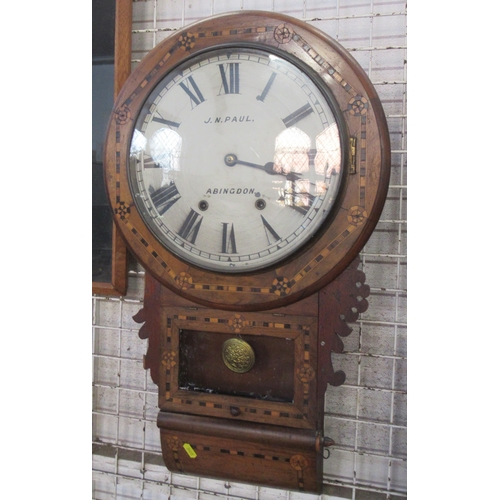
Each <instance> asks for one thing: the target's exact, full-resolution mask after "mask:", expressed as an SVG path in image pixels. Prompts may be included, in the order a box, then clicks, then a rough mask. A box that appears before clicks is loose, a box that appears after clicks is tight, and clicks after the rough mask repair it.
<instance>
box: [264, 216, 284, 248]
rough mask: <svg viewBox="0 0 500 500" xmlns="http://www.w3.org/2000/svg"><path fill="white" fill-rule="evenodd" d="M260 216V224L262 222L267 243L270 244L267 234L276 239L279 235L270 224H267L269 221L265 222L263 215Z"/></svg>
mask: <svg viewBox="0 0 500 500" xmlns="http://www.w3.org/2000/svg"><path fill="white" fill-rule="evenodd" d="M260 218H261V219H262V224H264V228H265V231H266V237H267V242H268V244H271V240H270V239H269V235H271V236H272V237H273V238H274V239H275V240H276V241H278V240H280V239H281V238H280V235H279V234H278V233H277V232H276V231H275V230H274V229H273V227H272V226H271V224H269V222H267V220H266V219H265V218H264V216H263V215H261V216H260Z"/></svg>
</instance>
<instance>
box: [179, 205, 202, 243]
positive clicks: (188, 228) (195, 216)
mask: <svg viewBox="0 0 500 500" xmlns="http://www.w3.org/2000/svg"><path fill="white" fill-rule="evenodd" d="M202 220H203V217H202V216H201V215H200V214H199V213H198V212H195V211H194V210H193V209H191V211H190V212H189V214H188V216H187V217H186V220H185V221H184V224H182V227H181V230H180V231H179V236H180V237H181V238H184V239H185V240H187V241H189V242H190V243H192V244H193V245H194V244H195V242H196V237H197V236H198V231H199V230H200V226H201V222H202Z"/></svg>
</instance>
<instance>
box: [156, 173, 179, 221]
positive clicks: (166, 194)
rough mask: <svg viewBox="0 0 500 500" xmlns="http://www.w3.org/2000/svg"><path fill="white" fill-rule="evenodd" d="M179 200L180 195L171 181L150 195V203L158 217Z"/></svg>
mask: <svg viewBox="0 0 500 500" xmlns="http://www.w3.org/2000/svg"><path fill="white" fill-rule="evenodd" d="M180 198H181V195H180V194H179V191H177V186H176V185H175V183H174V182H173V181H172V182H170V184H166V185H165V186H162V187H161V188H159V189H157V190H156V191H154V192H153V193H152V194H151V201H152V202H153V205H154V206H155V208H156V210H158V213H159V214H160V215H163V214H164V213H165V212H166V211H167V210H168V209H169V208H170V207H171V206H172V205H173V204H174V203H175V202H176V201H178V200H180Z"/></svg>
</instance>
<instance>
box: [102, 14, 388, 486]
mask: <svg viewBox="0 0 500 500" xmlns="http://www.w3.org/2000/svg"><path fill="white" fill-rule="evenodd" d="M389 169H390V144H389V135H388V131H387V125H386V121H385V116H384V113H383V110H382V106H381V104H380V100H379V98H378V96H377V94H376V92H375V90H374V88H373V86H372V84H371V83H370V81H369V79H368V77H367V76H366V75H365V73H364V72H363V70H362V69H361V68H360V66H359V65H358V64H357V63H356V62H355V60H354V59H353V58H352V57H351V56H350V55H349V54H348V52H347V51H346V50H345V49H343V48H342V47H341V46H340V45H339V44H338V43H336V42H335V41H333V40H332V39H330V38H329V37H328V36H327V35H325V34H324V33H322V32H320V31H318V30H317V29H315V28H313V27H312V26H309V25H307V24H306V23H304V22H301V21H298V20H296V19H294V18H291V17H288V16H285V15H281V14H276V13H268V12H260V11H243V12H238V13H230V14H224V15H220V16H215V17H212V18H208V19H205V20H203V21H200V22H198V23H195V24H192V25H191V26H189V27H187V28H184V29H183V30H181V31H179V32H177V33H175V34H173V35H172V36H170V37H169V38H167V39H165V40H164V41H163V42H162V43H161V44H159V45H158V46H157V47H155V48H154V49H153V50H152V51H151V52H150V53H149V54H148V55H147V56H146V57H145V58H144V60H143V61H142V62H141V64H140V65H139V66H138V67H137V69H136V70H135V71H134V72H133V73H132V75H131V76H130V78H129V79H128V80H127V82H126V83H125V85H124V87H123V88H122V91H121V92H120V94H119V96H118V98H117V100H116V102H115V108H114V111H113V114H112V116H111V119H110V122H109V126H108V136H107V145H106V185H107V190H108V196H109V201H110V205H111V207H112V209H113V211H114V217H115V222H116V224H117V227H118V228H119V229H120V231H121V233H122V234H123V236H124V238H125V240H126V241H127V244H128V246H129V248H130V250H131V251H132V252H133V253H134V254H135V256H136V257H137V258H138V260H139V261H140V262H141V263H142V264H143V265H144V267H145V269H146V271H147V284H146V285H147V286H146V293H145V302H144V309H143V310H142V311H141V313H140V314H139V315H138V316H137V318H136V319H137V321H140V322H142V321H145V324H144V326H143V329H142V330H141V335H142V336H143V337H147V338H148V339H149V347H148V354H147V356H146V360H145V367H146V368H150V369H151V375H152V377H153V380H154V381H155V382H156V383H157V384H158V385H159V395H160V397H159V405H160V414H159V417H158V425H159V427H160V430H161V437H162V447H163V452H164V458H165V462H166V464H167V466H168V467H169V469H171V470H177V471H180V472H188V473H197V474H202V475H208V476H215V477H219V476H220V474H221V471H223V472H222V473H223V474H226V476H224V477H226V478H234V479H240V480H245V481H249V482H258V483H261V484H268V485H274V486H281V487H287V488H291V489H301V490H306V491H318V490H319V488H320V485H321V470H322V469H321V460H322V456H323V447H324V446H325V441H324V437H323V436H322V404H323V395H324V391H325V388H326V383H328V382H329V383H333V384H339V383H342V381H343V380H342V374H341V373H338V372H334V371H333V369H332V368H331V362H330V359H329V356H330V352H331V351H332V350H334V351H335V350H336V351H337V352H338V350H339V349H340V348H341V342H340V339H339V338H338V335H342V334H346V331H347V332H348V331H349V329H348V328H347V327H346V326H345V321H346V319H347V320H349V318H351V319H352V317H353V314H354V316H355V315H356V314H358V313H359V312H360V311H361V310H363V308H366V307H367V302H366V296H367V294H368V292H367V287H366V286H365V285H364V277H363V276H362V273H359V272H358V271H357V269H356V266H357V263H358V260H357V255H358V253H359V251H360V250H361V248H362V247H363V245H364V244H365V243H366V241H367V239H368V238H369V236H370V234H371V232H372V231H373V229H374V227H375V224H376V223H377V221H378V218H379V216H380V212H381V210H382V207H383V204H384V201H385V197H386V193H387V188H388V181H389ZM332 325H337V327H336V328H337V329H336V330H335V331H332V330H331V327H332ZM228 456H229V457H231V460H232V461H231V463H232V464H236V465H235V467H236V468H235V469H233V468H232V467H229V468H228V467H226V466H225V465H224V464H227V463H229V462H227V460H228ZM257 457H265V458H262V460H266V461H267V462H269V464H268V463H266V464H265V465H264V462H262V461H260V462H259V460H258V459H257ZM266 468H267V469H266ZM264 469H266V470H267V471H268V472H269V473H268V474H267V475H266V474H264V475H263V473H262V471H263V470H264ZM264 476H266V477H267V479H265V478H264Z"/></svg>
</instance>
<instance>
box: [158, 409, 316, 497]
mask: <svg viewBox="0 0 500 500" xmlns="http://www.w3.org/2000/svg"><path fill="white" fill-rule="evenodd" d="M158 427H159V428H160V438H161V446H162V452H163V459H164V461H165V464H166V466H167V468H168V469H169V470H170V471H171V472H177V473H185V474H192V475H200V476H205V477H212V478H216V479H221V480H236V481H239V482H245V483H253V484H258V485H266V486H268V487H276V488H285V489H290V490H298V491H305V492H314V493H319V492H320V491H321V481H322V467H323V464H322V454H321V447H320V446H319V445H318V443H320V442H321V439H320V437H319V435H318V433H317V432H316V431H313V430H305V429H292V428H284V427H276V426H272V425H265V424H254V423H252V422H242V421H231V420H225V419H220V418H211V417H199V416H190V415H182V414H175V413H168V412H160V413H159V415H158ZM317 450H318V451H317Z"/></svg>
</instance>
